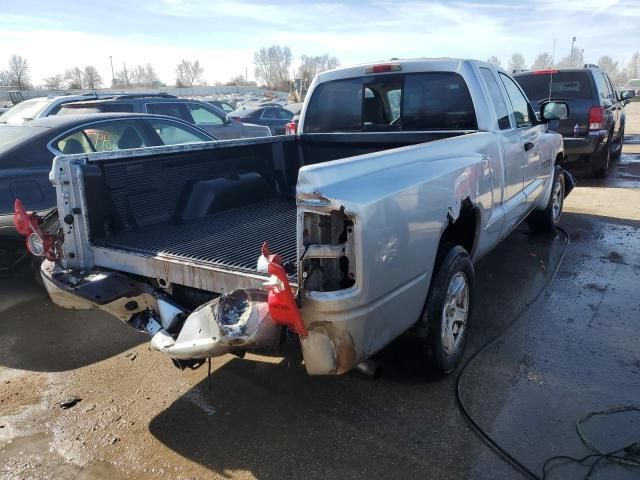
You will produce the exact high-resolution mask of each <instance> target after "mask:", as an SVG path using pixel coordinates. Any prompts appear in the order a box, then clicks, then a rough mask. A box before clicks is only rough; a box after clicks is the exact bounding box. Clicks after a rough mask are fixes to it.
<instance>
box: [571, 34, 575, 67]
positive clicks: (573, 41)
mask: <svg viewBox="0 0 640 480" xmlns="http://www.w3.org/2000/svg"><path fill="white" fill-rule="evenodd" d="M575 43H576V37H573V40H571V66H572V67H573V45H574V44H575Z"/></svg>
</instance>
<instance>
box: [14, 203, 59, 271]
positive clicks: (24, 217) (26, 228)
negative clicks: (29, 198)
mask: <svg viewBox="0 0 640 480" xmlns="http://www.w3.org/2000/svg"><path fill="white" fill-rule="evenodd" d="M41 220H42V219H41V218H40V217H39V216H38V215H36V214H35V213H29V212H27V210H26V209H25V208H24V205H22V202H21V201H20V200H19V199H17V198H16V201H15V203H14V205H13V224H14V225H15V227H16V230H17V232H18V233H19V234H20V235H22V236H23V237H26V245H27V250H28V251H29V253H31V254H33V255H35V256H37V257H46V258H47V259H49V260H52V261H56V260H57V259H58V254H57V249H56V237H55V236H54V235H51V234H49V233H44V232H43V231H42V229H41V228H40V223H41Z"/></svg>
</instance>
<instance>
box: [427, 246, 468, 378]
mask: <svg viewBox="0 0 640 480" xmlns="http://www.w3.org/2000/svg"><path fill="white" fill-rule="evenodd" d="M437 264H438V266H437V270H436V271H435V273H434V275H433V278H432V280H431V285H430V286H429V293H428V295H427V302H426V305H425V309H424V313H423V319H422V323H423V324H426V325H427V336H426V338H425V339H424V340H423V342H424V345H423V348H424V353H425V354H426V355H425V356H426V358H425V359H424V360H425V361H426V365H424V367H425V368H426V369H427V370H431V371H433V372H435V373H437V374H441V375H446V374H449V373H451V372H453V371H454V370H455V369H456V367H457V366H458V365H459V364H460V361H461V360H462V356H463V354H464V350H465V347H466V345H467V337H468V336H469V325H470V319H471V312H472V307H473V291H474V282H475V273H474V270H473V264H472V263H471V259H470V258H469V254H468V253H467V251H466V250H465V249H464V248H462V247H461V246H459V245H456V246H452V247H450V248H449V249H448V251H445V252H444V258H441V260H440V261H439V262H437ZM424 317H426V318H424Z"/></svg>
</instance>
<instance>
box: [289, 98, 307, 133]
mask: <svg viewBox="0 0 640 480" xmlns="http://www.w3.org/2000/svg"><path fill="white" fill-rule="evenodd" d="M303 105H304V103H302V102H299V103H290V104H289V105H285V106H284V108H285V109H286V110H289V111H290V112H291V113H293V117H291V120H290V121H289V123H287V124H286V125H285V127H284V129H285V135H295V134H296V132H297V131H298V122H299V121H300V112H302V106H303Z"/></svg>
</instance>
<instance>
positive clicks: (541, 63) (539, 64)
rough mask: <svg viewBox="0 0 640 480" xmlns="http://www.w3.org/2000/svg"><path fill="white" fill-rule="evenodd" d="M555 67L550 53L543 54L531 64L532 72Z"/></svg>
mask: <svg viewBox="0 0 640 480" xmlns="http://www.w3.org/2000/svg"><path fill="white" fill-rule="evenodd" d="M550 67H553V58H552V57H551V55H549V53H548V52H544V53H541V54H540V55H538V56H537V57H536V59H535V60H534V61H533V63H532V64H531V70H543V69H545V68H550Z"/></svg>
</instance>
